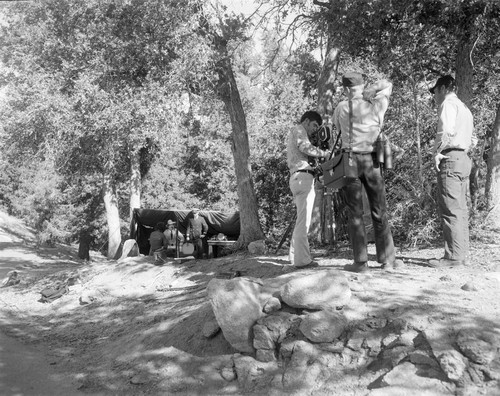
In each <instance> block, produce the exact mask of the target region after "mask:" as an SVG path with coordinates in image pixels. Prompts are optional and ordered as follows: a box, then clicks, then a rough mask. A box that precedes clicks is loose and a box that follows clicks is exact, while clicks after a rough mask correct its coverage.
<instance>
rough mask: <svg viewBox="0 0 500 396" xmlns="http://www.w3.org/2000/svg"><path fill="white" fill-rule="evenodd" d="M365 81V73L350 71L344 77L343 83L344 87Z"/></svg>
mask: <svg viewBox="0 0 500 396" xmlns="http://www.w3.org/2000/svg"><path fill="white" fill-rule="evenodd" d="M364 83H365V80H364V78H363V75H362V74H361V73H356V72H348V73H346V74H344V76H343V77H342V85H343V86H344V87H354V86H356V85H362V84H364Z"/></svg>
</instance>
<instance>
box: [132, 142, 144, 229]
mask: <svg viewBox="0 0 500 396" xmlns="http://www.w3.org/2000/svg"><path fill="white" fill-rule="evenodd" d="M140 165H141V163H140V154H139V151H138V150H131V151H130V175H131V176H130V216H129V220H130V221H132V216H133V212H134V209H136V208H137V209H139V208H140V207H141V167H140Z"/></svg>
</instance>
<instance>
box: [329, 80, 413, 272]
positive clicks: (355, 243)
mask: <svg viewBox="0 0 500 396" xmlns="http://www.w3.org/2000/svg"><path fill="white" fill-rule="evenodd" d="M342 85H343V87H344V92H345V94H346V96H347V100H344V101H342V102H340V103H339V104H338V105H337V107H336V108H335V111H334V113H333V122H334V124H335V127H336V128H337V131H340V133H341V137H342V150H349V151H350V152H351V154H352V156H353V159H354V160H355V161H356V163H357V167H358V178H356V179H355V180H353V181H351V182H350V183H349V184H347V185H346V186H345V187H343V188H342V190H341V191H342V194H343V197H344V202H345V204H346V206H347V208H348V211H349V238H350V241H351V246H352V250H353V255H354V263H352V264H348V265H346V266H345V268H344V269H346V270H348V271H352V272H365V271H367V270H368V269H369V267H368V252H367V237H366V228H365V223H364V219H363V195H362V194H363V190H362V188H363V187H364V188H365V191H366V195H367V197H368V201H369V202H370V210H371V218H372V223H373V231H374V236H375V248H376V251H377V261H378V262H379V263H380V264H381V265H382V268H383V269H384V270H392V269H394V268H396V267H399V266H401V265H403V262H402V261H401V260H396V256H395V249H394V241H393V239H392V232H391V228H390V226H389V219H388V215H387V204H386V199H385V183H384V178H383V175H382V170H381V167H380V164H378V163H377V162H376V156H375V142H376V140H377V138H378V136H379V134H380V131H381V128H382V125H383V122H384V116H385V113H386V111H387V108H388V107H389V97H390V95H391V93H392V83H391V82H390V81H387V80H380V81H377V82H376V83H374V84H372V85H371V86H369V87H366V88H365V82H364V78H363V75H362V74H360V73H356V72H349V73H346V74H345V75H344V76H343V78H342Z"/></svg>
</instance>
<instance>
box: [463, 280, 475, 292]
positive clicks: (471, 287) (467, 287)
mask: <svg viewBox="0 0 500 396" xmlns="http://www.w3.org/2000/svg"><path fill="white" fill-rule="evenodd" d="M461 289H462V290H465V291H477V290H478V289H477V286H476V284H475V283H473V282H467V283H466V284H464V285H463V286H462V287H461Z"/></svg>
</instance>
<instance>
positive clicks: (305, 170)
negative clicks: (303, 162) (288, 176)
mask: <svg viewBox="0 0 500 396" xmlns="http://www.w3.org/2000/svg"><path fill="white" fill-rule="evenodd" d="M299 172H300V173H309V174H310V175H313V176H314V171H313V170H311V169H299V170H297V171H295V172H293V173H299Z"/></svg>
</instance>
